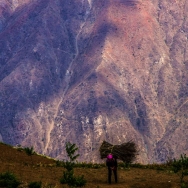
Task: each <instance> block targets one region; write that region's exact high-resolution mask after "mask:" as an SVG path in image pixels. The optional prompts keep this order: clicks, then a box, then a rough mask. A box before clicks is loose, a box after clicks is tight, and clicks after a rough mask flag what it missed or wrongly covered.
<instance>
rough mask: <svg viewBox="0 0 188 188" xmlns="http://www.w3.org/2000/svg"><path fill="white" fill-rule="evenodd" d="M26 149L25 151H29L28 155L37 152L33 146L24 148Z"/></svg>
mask: <svg viewBox="0 0 188 188" xmlns="http://www.w3.org/2000/svg"><path fill="white" fill-rule="evenodd" d="M24 151H25V152H26V153H27V155H29V156H30V155H34V154H35V152H34V149H33V147H31V148H29V147H26V148H24Z"/></svg>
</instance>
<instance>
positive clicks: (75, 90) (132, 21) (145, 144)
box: [0, 0, 188, 163]
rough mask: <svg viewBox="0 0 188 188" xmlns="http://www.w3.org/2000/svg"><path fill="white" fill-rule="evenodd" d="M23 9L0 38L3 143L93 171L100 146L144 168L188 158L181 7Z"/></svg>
mask: <svg viewBox="0 0 188 188" xmlns="http://www.w3.org/2000/svg"><path fill="white" fill-rule="evenodd" d="M7 2H8V1H7ZM22 3H23V2H22V1H20V4H17V5H18V8H17V9H15V12H13V13H12V14H11V16H7V18H6V19H4V20H5V21H4V23H5V25H6V27H3V29H2V30H0V41H1V42H0V49H1V52H0V68H1V69H0V70H1V74H0V75H1V76H0V77H1V81H0V102H1V104H0V117H1V120H2V122H1V123H0V127H1V128H0V139H1V140H2V141H4V142H6V143H9V144H13V145H16V144H21V145H23V146H34V147H35V148H36V151H37V152H39V153H44V154H46V155H50V156H52V157H54V158H59V159H64V157H65V154H64V152H63V149H62V148H63V147H64V145H65V143H66V142H67V141H71V142H74V143H76V144H77V145H78V146H79V151H80V152H79V153H81V158H82V160H84V161H91V160H92V162H94V161H100V157H99V154H98V148H99V146H100V144H101V143H102V141H103V140H107V141H109V142H110V143H112V144H119V143H122V142H126V141H128V140H134V141H135V142H136V143H137V144H138V146H139V149H140V156H139V159H138V161H140V162H142V163H153V162H164V161H166V160H167V159H168V158H173V157H178V155H179V154H180V153H182V152H185V151H187V139H186V135H187V133H186V129H187V128H186V123H187V115H186V113H187V110H186V109H187V108H186V104H187V91H186V88H187V81H188V77H187V62H188V60H187V57H188V56H187V37H188V36H187V31H188V28H187V27H188V24H187V22H188V21H187V13H186V10H187V8H188V3H187V2H186V1H185V0H183V1H181V2H177V1H170V2H166V1H165V2H164V1H161V0H158V1H155V2H154V1H152V0H147V1H141V0H139V1H136V0H135V1H132V0H131V1H130V0H129V1H128V0H127V1H122V0H116V1H113V0H109V1H106V0H105V1H104V0H102V1H98V0H97V1H86V0H83V1H81V0H79V1H76V2H71V1H59V0H56V1H51V0H49V1H43V0H40V1H35V2H29V1H28V3H26V4H24V5H23V4H22ZM19 5H20V6H19ZM0 7H1V6H0ZM0 9H1V10H2V7H1V8H0ZM1 12H2V11H1ZM1 18H2V17H0V19H1ZM180 135H181V138H179V136H180ZM180 143H181V144H180ZM91 155H92V156H93V158H92V159H91Z"/></svg>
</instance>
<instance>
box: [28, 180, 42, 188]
mask: <svg viewBox="0 0 188 188" xmlns="http://www.w3.org/2000/svg"><path fill="white" fill-rule="evenodd" d="M28 187H29V188H41V187H42V182H40V181H39V182H38V181H34V182H30V183H29V185H28Z"/></svg>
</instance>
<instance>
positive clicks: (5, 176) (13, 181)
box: [0, 172, 21, 188]
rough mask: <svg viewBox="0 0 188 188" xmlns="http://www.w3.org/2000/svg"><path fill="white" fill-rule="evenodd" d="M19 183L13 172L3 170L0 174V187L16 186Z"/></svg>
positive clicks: (10, 187) (12, 187)
mask: <svg viewBox="0 0 188 188" xmlns="http://www.w3.org/2000/svg"><path fill="white" fill-rule="evenodd" d="M20 184H21V183H20V182H19V181H18V179H17V178H16V176H15V175H14V174H13V173H10V172H5V173H1V174H0V187H6V188H17V187H18V186H19V185H20Z"/></svg>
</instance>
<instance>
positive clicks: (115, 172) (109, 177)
mask: <svg viewBox="0 0 188 188" xmlns="http://www.w3.org/2000/svg"><path fill="white" fill-rule="evenodd" d="M112 171H113V173H114V179H115V182H116V183H117V169H115V170H112V169H111V168H109V167H108V183H111V176H112Z"/></svg>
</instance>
